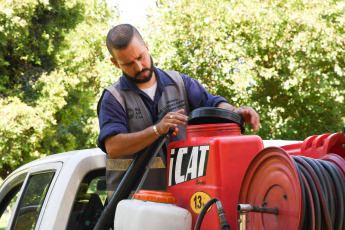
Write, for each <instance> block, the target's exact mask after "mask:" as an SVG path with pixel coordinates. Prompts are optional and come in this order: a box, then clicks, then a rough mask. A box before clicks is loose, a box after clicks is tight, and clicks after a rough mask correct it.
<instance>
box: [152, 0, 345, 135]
mask: <svg viewBox="0 0 345 230" xmlns="http://www.w3.org/2000/svg"><path fill="white" fill-rule="evenodd" d="M209 6H212V7H209ZM149 25H150V26H149V34H150V36H149V38H150V40H148V44H149V46H150V48H151V51H152V53H153V56H154V58H155V59H156V60H157V62H158V66H159V67H161V68H163V69H173V70H177V71H181V72H183V73H185V74H188V75H190V76H192V77H194V78H196V79H197V80H199V81H200V82H201V83H202V84H203V85H204V86H205V87H206V88H207V89H208V90H209V91H210V92H211V93H213V94H218V95H221V96H224V97H225V98H227V99H228V100H229V102H230V103H231V104H233V105H235V106H241V105H250V106H252V107H254V108H255V109H256V111H257V112H258V113H259V115H260V117H261V124H262V128H261V129H260V131H259V132H257V134H258V135H260V136H261V137H262V138H263V139H297V140H303V139H305V138H306V137H308V136H310V135H316V134H322V133H330V132H339V131H340V130H341V127H342V126H343V124H344V122H345V115H344V114H345V107H344V99H345V98H344V95H345V76H344V75H345V62H344V60H345V33H344V28H345V3H344V2H343V1H332V0H326V1H324V0H322V1H321V0H316V1H303V0H294V1H258V0H248V1H236V0H231V1H226V0H212V1H211V0H178V1H169V0H161V1H159V2H158V9H154V11H152V16H151V18H150V23H149ZM247 133H250V132H247Z"/></svg>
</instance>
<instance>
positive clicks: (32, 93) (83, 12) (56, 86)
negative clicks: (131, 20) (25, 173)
mask: <svg viewBox="0 0 345 230" xmlns="http://www.w3.org/2000/svg"><path fill="white" fill-rule="evenodd" d="M111 18H113V15H111V12H110V11H109V9H108V8H107V5H106V3H105V1H104V0H95V1H86V0H59V1H48V0H40V1H37V0H25V1H19V0H5V1H2V2H1V3H0V44H1V45H0V117H1V119H0V152H1V161H0V177H2V178H4V177H5V176H6V175H7V174H8V173H10V172H11V171H12V170H13V169H15V168H17V167H18V166H20V165H21V164H23V163H26V162H28V161H31V160H33V159H36V158H39V157H42V156H45V155H50V154H54V153H58V152H64V151H69V150H75V149H82V148H91V147H96V139H97V136H98V132H99V127H98V120H97V115H96V103H97V98H99V96H100V93H101V91H102V89H103V88H104V86H106V85H108V84H109V83H110V82H112V81H114V80H115V79H114V75H115V74H114V70H113V69H114V68H112V66H111V65H109V62H108V60H107V59H108V58H109V56H107V50H106V48H105V46H104V41H105V36H106V34H107V32H108V29H109V25H108V21H109V20H110V19H111Z"/></svg>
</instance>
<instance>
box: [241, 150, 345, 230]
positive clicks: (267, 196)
mask: <svg viewBox="0 0 345 230" xmlns="http://www.w3.org/2000/svg"><path fill="white" fill-rule="evenodd" d="M344 197H345V160H344V159H343V158H342V157H340V156H338V155H335V154H327V155H325V156H323V157H322V159H312V158H307V157H303V156H290V155H289V154H288V153H287V152H286V151H285V150H283V149H281V148H277V147H270V148H266V149H263V150H262V151H261V152H259V153H258V154H257V155H256V156H255V158H254V159H253V160H252V162H251V163H250V165H249V167H248V169H247V171H246V173H245V176H244V179H243V181H242V185H241V189H240V196H239V204H250V205H251V207H257V208H256V209H266V210H272V209H277V213H278V214H272V213H273V212H270V213H269V212H268V211H262V212H263V213H262V212H261V213H256V212H255V211H251V212H248V213H246V214H247V215H246V223H241V224H244V226H246V228H248V229H313V230H314V229H345V223H344V206H345V201H344ZM239 211H240V210H239ZM242 212H243V210H242ZM241 224H240V225H241ZM241 229H243V227H242V225H241Z"/></svg>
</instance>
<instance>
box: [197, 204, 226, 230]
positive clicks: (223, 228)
mask: <svg viewBox="0 0 345 230" xmlns="http://www.w3.org/2000/svg"><path fill="white" fill-rule="evenodd" d="M216 202H217V210H218V215H219V219H220V223H221V230H230V226H229V224H228V222H227V221H226V218H225V212H224V209H223V206H222V204H221V201H220V200H219V199H218V198H212V199H211V200H209V201H208V202H207V203H206V204H205V205H204V207H202V209H201V212H200V214H199V216H198V219H197V220H196V223H195V227H194V230H200V228H201V224H202V221H203V219H204V217H205V214H206V212H207V210H208V209H209V208H210V207H211V206H212V205H213V204H214V203H216Z"/></svg>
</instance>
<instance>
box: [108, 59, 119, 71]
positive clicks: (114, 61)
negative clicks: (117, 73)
mask: <svg viewBox="0 0 345 230" xmlns="http://www.w3.org/2000/svg"><path fill="white" fill-rule="evenodd" d="M110 61H111V62H112V63H113V64H114V65H115V66H116V67H117V68H119V69H121V68H120V65H119V63H118V62H117V61H116V59H115V58H110Z"/></svg>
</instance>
